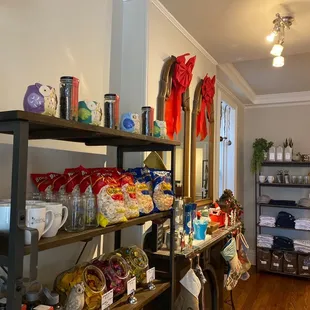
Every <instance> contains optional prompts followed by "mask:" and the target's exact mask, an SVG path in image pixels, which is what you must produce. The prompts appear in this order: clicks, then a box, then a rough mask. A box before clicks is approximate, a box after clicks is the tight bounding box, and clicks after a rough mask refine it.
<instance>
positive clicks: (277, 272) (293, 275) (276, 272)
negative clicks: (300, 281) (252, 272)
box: [257, 269, 310, 279]
mask: <svg viewBox="0 0 310 310" xmlns="http://www.w3.org/2000/svg"><path fill="white" fill-rule="evenodd" d="M257 270H258V272H267V273H275V274H280V275H283V276H289V277H296V278H304V279H310V276H303V275H300V274H292V273H286V272H283V271H275V270H264V269H257Z"/></svg>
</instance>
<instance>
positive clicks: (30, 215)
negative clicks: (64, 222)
mask: <svg viewBox="0 0 310 310" xmlns="http://www.w3.org/2000/svg"><path fill="white" fill-rule="evenodd" d="M53 222H54V213H53V211H51V210H46V207H45V206H41V205H37V204H34V205H26V226H27V227H30V228H34V229H36V230H37V231H38V235H39V240H40V239H41V237H42V235H44V234H45V233H46V232H47V231H48V230H49V229H50V228H51V227H52V225H53ZM47 223H48V224H47ZM25 244H26V245H30V244H31V234H30V232H29V231H25Z"/></svg>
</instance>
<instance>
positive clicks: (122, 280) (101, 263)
mask: <svg viewBox="0 0 310 310" xmlns="http://www.w3.org/2000/svg"><path fill="white" fill-rule="evenodd" d="M92 264H93V265H95V266H96V267H98V268H99V269H100V270H101V271H102V272H103V274H104V276H105V279H106V282H107V290H108V291H110V290H111V289H113V294H114V296H119V295H122V294H124V293H125V291H126V289H127V281H128V279H129V266H128V264H127V262H126V260H125V259H124V258H123V257H122V256H121V255H119V254H111V255H108V256H102V257H99V258H96V259H94V260H93V262H92Z"/></svg>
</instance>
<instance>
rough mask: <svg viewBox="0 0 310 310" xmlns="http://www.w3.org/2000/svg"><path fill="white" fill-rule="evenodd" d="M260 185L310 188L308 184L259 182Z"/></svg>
mask: <svg viewBox="0 0 310 310" xmlns="http://www.w3.org/2000/svg"><path fill="white" fill-rule="evenodd" d="M258 185H259V186H261V187H291V188H310V184H292V183H289V184H285V183H259V182H258Z"/></svg>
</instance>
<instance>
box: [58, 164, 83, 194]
mask: <svg viewBox="0 0 310 310" xmlns="http://www.w3.org/2000/svg"><path fill="white" fill-rule="evenodd" d="M88 173H89V172H88V170H87V169H86V168H84V167H83V166H79V167H77V168H68V169H65V172H64V174H65V175H67V176H68V181H67V184H66V192H67V193H68V194H70V193H72V194H77V193H80V181H81V178H82V176H83V175H85V174H88Z"/></svg>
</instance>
